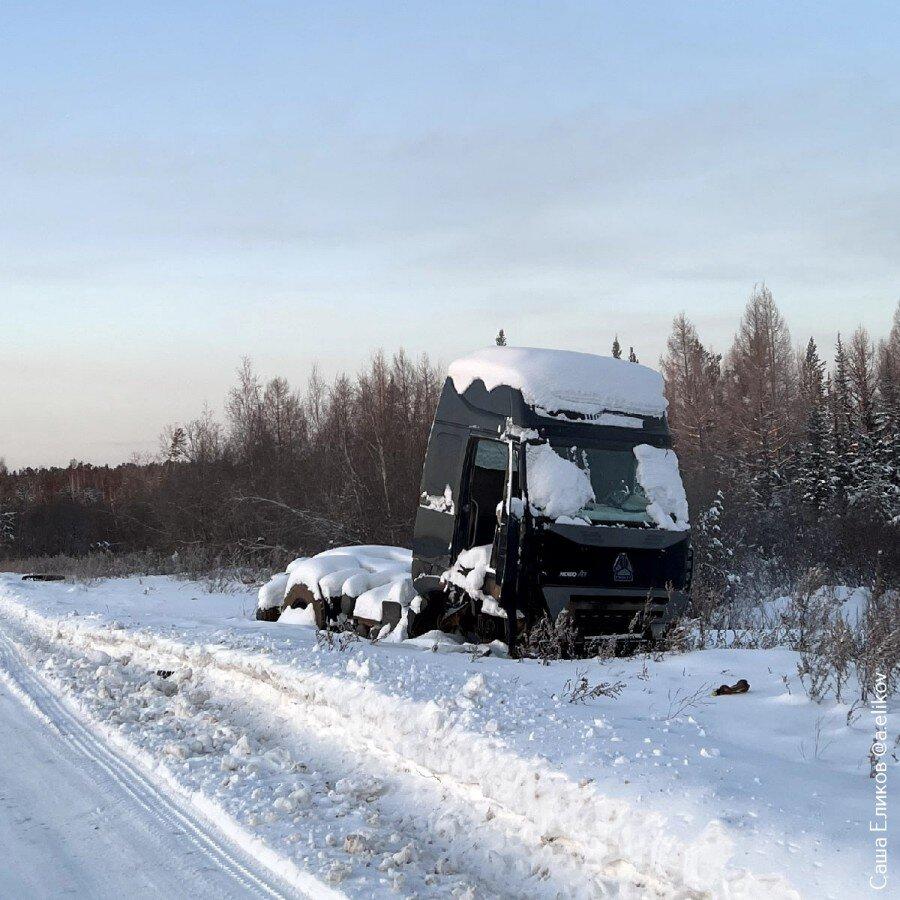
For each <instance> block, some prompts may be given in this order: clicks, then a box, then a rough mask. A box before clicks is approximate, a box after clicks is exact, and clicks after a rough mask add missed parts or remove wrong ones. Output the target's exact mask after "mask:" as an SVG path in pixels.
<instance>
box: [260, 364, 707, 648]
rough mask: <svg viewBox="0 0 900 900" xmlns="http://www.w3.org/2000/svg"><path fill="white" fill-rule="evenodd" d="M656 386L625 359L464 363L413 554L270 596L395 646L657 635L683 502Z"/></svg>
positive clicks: (685, 557) (368, 552)
mask: <svg viewBox="0 0 900 900" xmlns="http://www.w3.org/2000/svg"><path fill="white" fill-rule="evenodd" d="M665 412H666V400H665V398H664V396H663V390H662V378H661V376H660V375H659V374H658V373H657V372H654V371H653V370H652V369H649V368H647V367H645V366H641V365H639V364H637V363H632V362H626V361H623V360H619V359H612V358H607V357H600V356H594V355H590V354H585V353H573V352H567V351H558V350H539V349H531V348H518V347H492V348H490V349H487V350H482V351H479V352H476V353H474V354H472V355H470V356H468V357H465V358H463V359H459V360H457V361H456V362H454V363H453V364H452V365H451V366H450V368H449V373H448V377H447V380H446V382H445V384H444V388H443V391H442V393H441V396H440V400H439V402H438V407H437V412H436V415H435V420H434V424H433V426H432V430H431V435H430V438H429V441H428V449H427V453H426V457H425V465H424V470H423V475H422V486H421V500H420V505H419V508H418V512H417V516H416V522H415V532H414V538H413V549H412V553H411V554H410V553H409V552H408V551H405V550H402V549H400V548H389V547H374V546H368V547H343V548H335V549H333V550H328V551H326V552H325V553H321V554H318V555H317V556H314V557H311V558H309V559H300V560H296V561H295V562H294V563H292V564H291V566H289V567H288V571H287V572H285V573H284V574H283V575H281V576H276V577H275V578H274V579H273V580H272V581H271V582H270V583H269V584H268V585H265V586H264V587H263V588H262V589H261V590H260V609H259V611H258V616H259V617H260V618H266V619H275V618H277V617H278V615H279V614H283V613H282V611H283V610H287V609H291V614H287V613H284V614H285V615H287V618H288V620H290V619H291V618H292V617H293V618H294V619H295V620H296V618H297V615H296V614H295V613H294V608H297V607H299V608H303V609H305V613H301V614H300V617H301V618H302V616H304V615H305V616H306V617H307V618H308V619H310V620H312V618H313V617H314V619H315V622H316V624H318V625H319V626H320V627H322V626H324V625H325V623H326V622H327V621H328V620H341V621H343V620H345V619H352V620H353V621H354V622H355V623H356V624H357V626H358V627H360V628H362V629H364V630H366V631H369V630H372V629H377V631H378V633H381V634H382V635H383V636H387V635H388V634H389V633H391V634H392V636H393V639H394V640H399V639H402V638H404V637H407V636H409V637H415V636H417V635H419V634H422V633H424V632H426V631H429V630H432V629H436V628H439V629H442V630H453V631H459V632H461V633H463V634H466V635H469V636H472V637H477V638H478V639H480V640H491V639H494V638H499V639H502V640H504V641H505V642H506V643H507V644H508V645H509V647H510V650H511V651H513V650H514V647H515V642H516V639H517V636H518V635H519V634H520V633H521V632H522V631H523V630H527V629H529V628H531V627H532V626H533V625H534V624H535V623H536V622H538V621H540V620H541V619H542V618H545V617H548V616H549V618H550V620H551V621H555V620H557V619H558V617H559V616H560V614H562V613H565V614H566V615H567V616H568V617H569V620H570V622H571V624H572V625H574V626H575V628H576V629H577V631H578V634H579V635H580V636H581V637H582V638H583V639H590V638H595V637H597V638H600V637H609V636H619V637H631V638H633V637H646V638H653V639H658V638H660V637H661V636H662V635H663V634H664V633H665V631H666V630H667V629H668V627H669V626H670V625H671V624H672V622H674V621H675V620H676V618H677V617H678V616H679V614H680V613H681V612H682V611H683V610H684V608H685V607H686V605H687V603H688V596H689V594H688V592H689V589H690V578H691V547H690V526H689V524H688V509H687V500H686V497H685V493H684V488H683V486H682V483H681V478H680V475H679V472H678V462H677V459H676V457H675V454H674V452H673V451H672V450H671V436H670V433H669V429H668V425H667V423H666V415H665Z"/></svg>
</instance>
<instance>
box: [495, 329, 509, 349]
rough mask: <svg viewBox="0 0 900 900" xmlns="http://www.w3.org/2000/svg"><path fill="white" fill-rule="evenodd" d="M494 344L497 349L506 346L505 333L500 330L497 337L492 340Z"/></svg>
mask: <svg viewBox="0 0 900 900" xmlns="http://www.w3.org/2000/svg"><path fill="white" fill-rule="evenodd" d="M494 342H495V343H496V344H497V346H498V347H505V346H506V332H505V331H504V330H503V329H502V328H501V329H500V330H499V331H498V332H497V337H495V338H494Z"/></svg>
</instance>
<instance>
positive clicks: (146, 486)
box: [0, 351, 442, 561]
mask: <svg viewBox="0 0 900 900" xmlns="http://www.w3.org/2000/svg"><path fill="white" fill-rule="evenodd" d="M441 384H442V374H441V373H440V372H439V371H438V370H437V369H436V368H435V366H434V365H433V364H432V363H431V362H430V361H429V360H428V358H427V357H425V356H423V357H422V358H421V359H419V360H417V361H413V360H411V359H409V358H408V357H407V356H406V355H405V354H404V353H403V351H400V352H399V353H397V354H396V355H395V356H394V357H393V358H392V359H387V358H386V357H385V356H384V355H383V354H381V353H378V354H376V355H375V356H374V357H373V358H372V360H371V361H370V363H369V365H368V366H367V367H366V368H365V369H364V370H363V371H361V372H360V373H359V374H358V375H357V376H356V377H355V378H351V377H349V376H347V375H340V376H338V377H337V378H335V379H334V380H333V381H332V382H331V383H326V382H325V381H324V380H323V379H322V378H321V377H320V376H319V374H318V373H317V372H316V371H315V370H314V371H313V373H312V374H311V376H310V377H309V379H308V382H307V384H306V386H305V389H304V390H303V391H302V392H299V391H296V390H294V389H292V388H291V386H290V385H289V383H288V382H287V381H286V380H285V379H284V378H273V379H272V380H270V381H268V382H266V383H264V382H263V381H262V380H261V379H260V378H259V376H258V375H257V373H256V372H255V371H254V369H253V366H252V365H251V363H250V362H249V361H247V360H245V361H244V363H243V364H242V366H241V367H240V369H239V371H238V378H237V384H236V385H235V386H234V387H233V388H232V389H231V391H230V392H229V394H228V397H227V399H226V404H225V411H226V415H225V420H224V422H222V421H219V420H218V419H217V418H216V417H215V416H214V415H213V414H212V413H211V412H210V411H209V410H205V411H204V412H203V414H202V415H200V416H199V417H198V418H196V419H194V420H193V421H190V422H186V423H184V424H179V425H173V426H170V427H168V428H166V429H165V431H164V433H163V435H162V436H161V440H160V444H161V446H160V452H159V455H158V459H157V460H155V461H154V462H151V463H146V464H142V465H138V464H131V463H129V464H125V465H121V466H116V467H114V468H110V467H96V466H91V465H89V464H85V463H78V462H75V461H73V462H72V463H71V464H70V465H69V467H68V468H66V469H62V468H53V469H38V470H33V469H24V470H21V471H18V472H14V473H8V472H5V471H4V470H0V510H2V515H3V518H2V519H0V521H3V522H5V523H6V528H5V531H0V544H5V547H0V555H6V556H8V557H24V556H37V555H53V554H57V553H64V554H75V555H78V554H83V553H88V552H95V551H101V552H106V551H110V552H125V551H131V550H136V549H144V548H152V549H156V550H160V551H164V552H175V551H178V552H181V553H185V552H188V551H191V552H195V553H196V552H197V551H198V550H202V551H203V552H207V553H209V554H211V555H212V556H214V557H219V558H221V559H225V560H229V561H230V560H235V561H238V560H245V559H248V558H252V559H265V558H267V557H271V558H273V559H276V560H280V559H281V558H283V557H284V556H285V555H289V554H296V553H298V552H301V551H304V550H305V551H317V550H320V549H323V548H324V547H326V546H328V545H330V544H333V543H337V542H378V543H391V544H393V543H397V544H403V543H408V542H409V540H410V538H411V534H412V523H413V520H414V517H415V511H416V508H417V506H418V493H419V481H420V479H421V468H422V460H423V458H424V455H425V446H426V443H427V440H428V433H429V430H430V428H431V420H432V417H433V415H434V409H435V407H436V405H437V399H438V395H439V391H440V387H441Z"/></svg>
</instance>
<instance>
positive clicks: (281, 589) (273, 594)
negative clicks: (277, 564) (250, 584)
mask: <svg viewBox="0 0 900 900" xmlns="http://www.w3.org/2000/svg"><path fill="white" fill-rule="evenodd" d="M289 577H290V576H289V575H288V573H287V572H280V573H279V574H278V575H273V576H272V577H271V578H270V579H269V580H268V581H267V582H266V583H265V584H264V585H263V586H262V587H261V588H260V589H259V593H258V594H257V595H256V596H257V598H258V601H257V605H258V606H259V608H260V609H274V608H275V607H276V606H281V604H282V601H283V600H284V594H285V591H286V590H287V583H288V578H289Z"/></svg>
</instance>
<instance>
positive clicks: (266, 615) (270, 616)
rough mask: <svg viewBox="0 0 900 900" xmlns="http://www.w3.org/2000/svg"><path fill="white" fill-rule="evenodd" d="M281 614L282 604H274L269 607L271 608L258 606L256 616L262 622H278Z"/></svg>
mask: <svg viewBox="0 0 900 900" xmlns="http://www.w3.org/2000/svg"><path fill="white" fill-rule="evenodd" d="M280 615H281V607H280V606H272V607H269V609H260V608H259V607H257V608H256V618H257V619H258V620H259V621H260V622H277V621H278V617H279V616H280Z"/></svg>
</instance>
